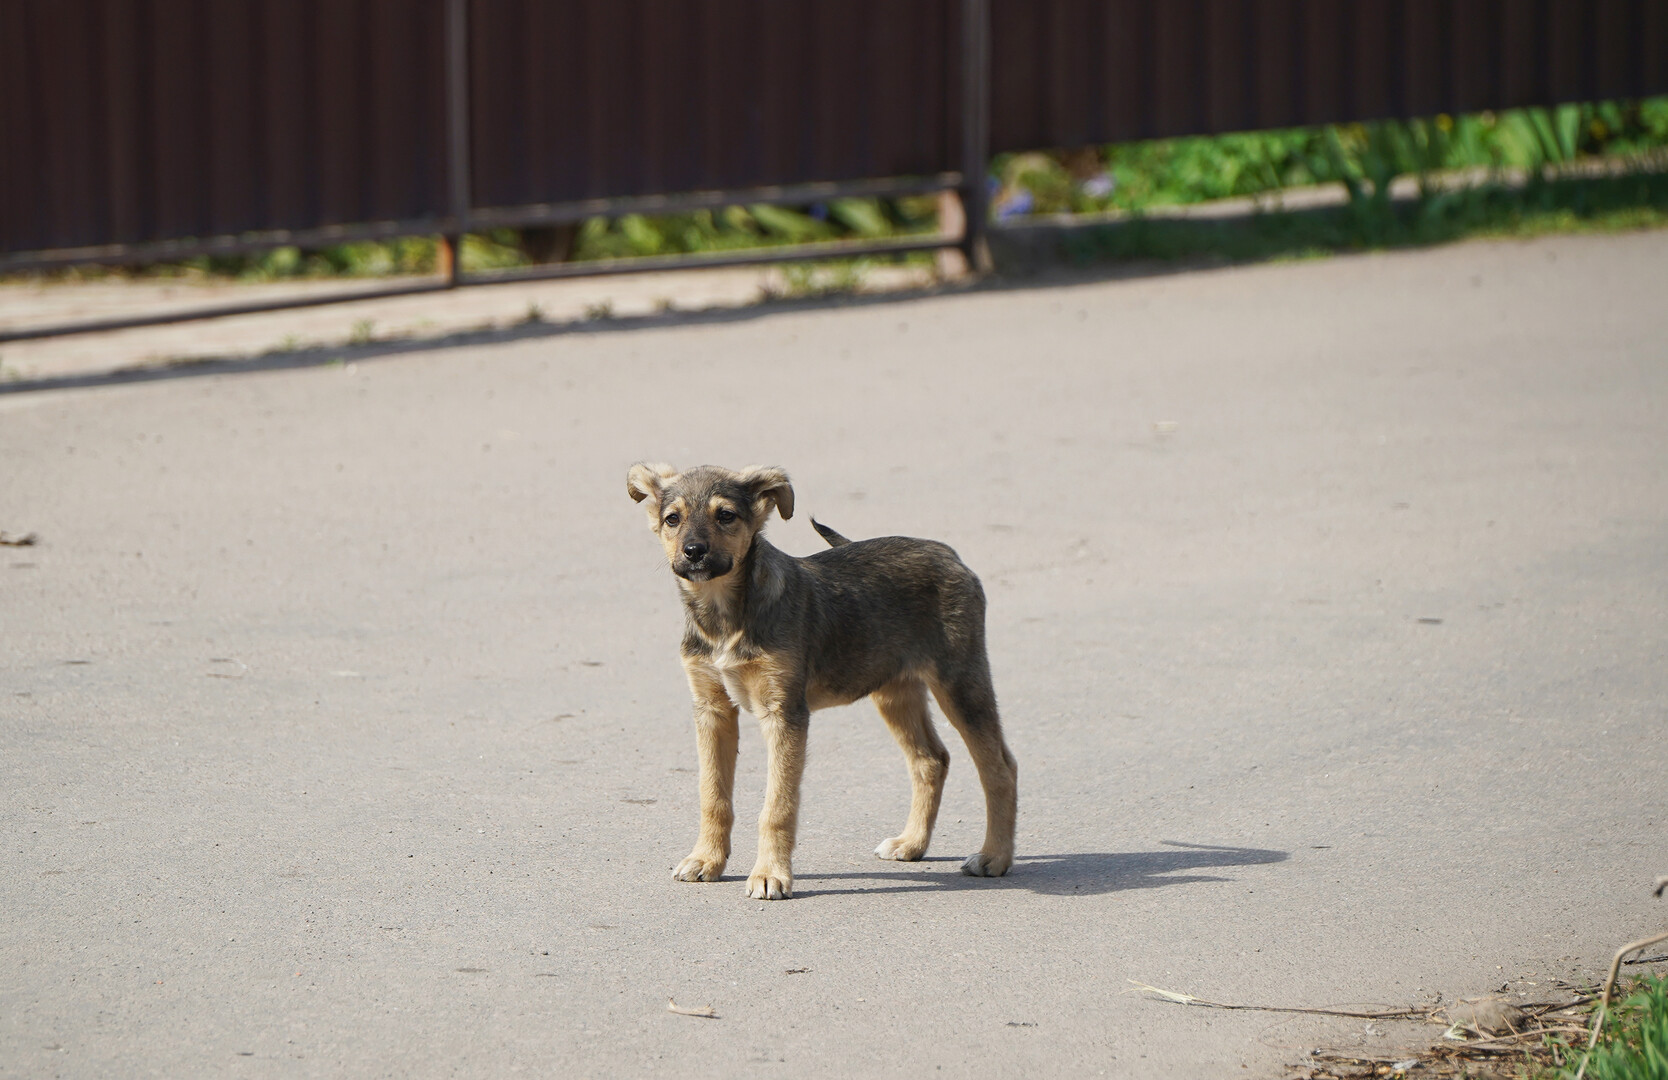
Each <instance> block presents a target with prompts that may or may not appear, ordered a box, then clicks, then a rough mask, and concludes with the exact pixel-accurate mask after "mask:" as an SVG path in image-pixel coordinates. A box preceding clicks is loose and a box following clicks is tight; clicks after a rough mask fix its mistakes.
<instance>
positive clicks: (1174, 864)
mask: <svg viewBox="0 0 1668 1080" xmlns="http://www.w3.org/2000/svg"><path fill="white" fill-rule="evenodd" d="M1161 842H1162V843H1163V845H1164V846H1165V847H1166V848H1170V849H1173V850H1168V851H1122V852H1083V853H1078V854H1071V855H1021V856H1019V858H1017V859H1016V860H1014V867H1013V869H1012V870H1010V871H1009V872H1008V876H1007V877H1005V878H1000V879H997V880H991V879H988V878H973V877H968V876H966V875H965V874H963V873H962V872H961V859H959V858H951V857H934V858H928V859H923V860H922V862H923V863H929V864H931V863H939V864H944V866H943V869H942V870H938V871H936V872H934V871H926V872H923V871H922V870H920V869H915V870H905V869H902V868H901V867H900V868H899V869H896V870H890V869H887V866H888V865H889V864H887V863H884V862H878V861H877V864H876V867H875V869H873V870H859V871H854V872H851V873H843V874H796V875H795V876H794V886H795V887H794V895H795V896H798V897H806V896H822V895H830V896H832V895H860V894H864V893H906V892H942V891H946V890H961V889H990V888H1015V889H1026V890H1028V891H1030V892H1034V893H1038V894H1041V895H1043V896H1093V895H1098V894H1101V893H1112V892H1122V891H1124V890H1125V889H1158V888H1163V887H1164V886H1166V885H1188V884H1194V883H1198V882H1205V881H1231V880H1233V879H1232V878H1227V877H1220V876H1217V875H1215V874H1200V873H1190V872H1189V871H1198V870H1209V869H1216V868H1219V867H1228V866H1262V865H1266V864H1268V863H1277V862H1285V861H1286V860H1287V859H1288V858H1290V857H1291V854H1290V853H1289V852H1285V851H1272V850H1269V849H1265V848H1243V847H1219V846H1217V845H1214V844H1184V843H1182V842H1180V841H1176V840H1165V841H1161ZM890 865H897V864H890ZM848 881H849V882H853V883H854V886H853V887H846V886H845V885H844V884H843V883H845V882H848ZM857 882H876V884H872V885H856V884H855V883H857ZM812 883H815V884H812ZM807 885H809V886H810V887H809V888H807V887H805V886H807Z"/></svg>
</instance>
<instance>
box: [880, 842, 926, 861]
mask: <svg viewBox="0 0 1668 1080" xmlns="http://www.w3.org/2000/svg"><path fill="white" fill-rule="evenodd" d="M926 853H927V845H926V843H925V842H924V841H918V840H908V839H906V838H904V837H902V836H894V837H892V838H891V839H890V840H882V841H881V842H880V846H879V847H877V848H875V854H876V855H877V856H879V857H880V858H882V859H894V860H896V861H897V862H916V861H918V860H919V859H920V858H921V856H923V855H925V854H926Z"/></svg>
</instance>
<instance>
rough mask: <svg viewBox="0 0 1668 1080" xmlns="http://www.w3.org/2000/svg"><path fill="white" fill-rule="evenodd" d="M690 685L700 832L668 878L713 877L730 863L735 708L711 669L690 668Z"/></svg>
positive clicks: (737, 742)
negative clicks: (698, 773)
mask: <svg viewBox="0 0 1668 1080" xmlns="http://www.w3.org/2000/svg"><path fill="white" fill-rule="evenodd" d="M689 689H690V692H691V693H692V694H693V695H694V697H695V746H696V751H697V753H698V754H699V757H700V763H701V833H700V836H699V837H698V838H697V839H696V841H695V850H694V851H691V852H690V853H689V857H688V858H687V859H685V860H684V861H683V862H681V863H679V864H678V868H677V869H676V870H674V871H672V876H673V877H675V878H677V879H678V880H679V881H717V880H718V879H719V877H721V876H722V875H723V873H724V864H725V863H727V862H729V861H730V828H731V826H733V825H734V824H735V820H736V814H735V806H734V804H733V803H732V802H731V796H732V793H733V792H734V791H735V785H736V750H737V747H738V746H739V745H740V732H739V730H738V728H737V724H736V713H737V710H736V706H735V703H734V702H732V701H731V700H730V697H729V695H728V694H727V693H726V692H725V690H724V684H723V683H722V682H721V681H720V680H719V679H718V677H717V676H715V675H713V674H711V673H710V672H706V671H702V670H699V669H690V670H689Z"/></svg>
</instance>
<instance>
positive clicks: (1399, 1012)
mask: <svg viewBox="0 0 1668 1080" xmlns="http://www.w3.org/2000/svg"><path fill="white" fill-rule="evenodd" d="M1129 981H1130V982H1132V983H1135V990H1125V991H1124V993H1126V994H1129V993H1134V992H1135V991H1137V990H1139V991H1145V992H1146V993H1149V994H1155V995H1157V996H1158V997H1159V998H1162V999H1163V1000H1165V1001H1173V1002H1175V1003H1176V1004H1177V1005H1198V1006H1200V1007H1201V1008H1206V1009H1248V1010H1251V1011H1253V1012H1278V1013H1307V1014H1309V1015H1311V1016H1350V1017H1354V1018H1356V1019H1358V1020H1422V1019H1428V1018H1429V1017H1430V1016H1431V1014H1432V1013H1433V1012H1435V1011H1436V1010H1435V1006H1432V1007H1430V1008H1418V1007H1415V1006H1411V1005H1410V1006H1407V1007H1405V1008H1400V1009H1385V1010H1383V1011H1381V1012H1355V1011H1352V1010H1349V1009H1304V1008H1297V1007H1290V1006H1281V1005H1234V1004H1230V1003H1229V1002H1226V1001H1206V1000H1205V999H1204V998H1197V997H1194V996H1193V995H1192V994H1178V993H1176V992H1175V991H1174V990H1160V989H1159V988H1158V987H1156V986H1148V985H1147V984H1146V983H1144V982H1137V981H1136V980H1134V979H1131V980H1129Z"/></svg>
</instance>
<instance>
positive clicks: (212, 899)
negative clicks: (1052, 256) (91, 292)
mask: <svg viewBox="0 0 1668 1080" xmlns="http://www.w3.org/2000/svg"><path fill="white" fill-rule="evenodd" d="M1665 283H1668V233H1650V234H1639V235H1626V236H1616V237H1572V238H1559V239H1550V240H1543V241H1536V242H1532V243H1517V242H1513V243H1471V244H1465V245H1460V246H1456V247H1452V248H1445V249H1440V250H1434V251H1425V252H1411V253H1400V254H1393V255H1379V256H1366V257H1359V258H1343V259H1332V260H1326V261H1315V262H1304V263H1295V264H1287V265H1272V266H1261V267H1255V268H1249V269H1235V270H1225V271H1216V272H1207V273H1195V274H1178V275H1174V276H1170V277H1164V278H1148V279H1143V280H1133V281H1121V282H1118V281H1103V282H1093V281H1087V282H1081V283H1078V284H1070V285H1056V286H1051V287H1026V288H1014V289H1011V290H1006V291H1001V290H992V291H976V292H969V293H963V294H959V295H949V296H942V297H929V298H923V299H913V300H907V301H899V302H895V303H894V302H877V303H870V304H864V305H858V306H849V307H840V306H830V307H827V308H823V309H806V310H782V309H772V308H763V309H755V310H754V311H752V312H749V313H743V314H741V315H738V317H737V318H735V319H734V320H733V321H727V322H716V321H715V322H708V323H701V322H691V323H688V324H684V325H667V326H663V327H658V328H650V329H644V330H638V331H633V332H624V333H621V332H614V333H594V334H592V333H583V332H570V333H562V334H551V335H539V334H537V333H533V334H529V335H527V336H525V337H522V338H519V339H517V340H513V341H507V342H503V343H500V344H492V345H472V346H467V347H458V348H431V349H424V350H419V351H414V352H412V353H409V354H405V355H381V356H380V357H379V358H375V359H372V358H371V357H372V353H370V352H366V353H363V354H350V356H349V358H350V359H353V358H354V357H355V356H357V357H358V362H355V363H351V364H346V365H341V366H328V367H312V368H300V369H291V370H267V371H253V372H247V373H240V374H239V373H232V374H228V373H214V374H202V375H197V374H192V372H191V369H189V368H187V369H181V370H179V371H176V372H175V373H174V375H175V376H177V377H169V378H163V379H158V380H155V381H150V382H145V383H138V384H130V385H111V386H102V387H93V388H89V389H80V390H52V391H38V392H24V393H17V392H13V393H0V455H3V456H4V460H5V462H6V467H5V470H4V473H3V478H0V530H3V531H4V532H5V533H7V534H8V535H9V536H16V535H20V534H25V533H30V532H33V533H36V534H38V543H37V544H36V545H35V546H32V547H17V548H13V547H4V548H0V630H3V631H4V634H3V638H0V641H3V646H0V770H3V774H4V776H5V785H4V788H3V789H0V830H3V836H4V840H5V844H4V847H3V849H0V911H3V912H5V914H6V918H5V919H4V920H3V922H0V956H3V957H4V958H5V960H6V963H5V964H4V965H3V966H0V1076H7V1077H10V1076H16V1077H42V1076H64V1077H103V1076H128V1075H135V1076H138V1075H157V1076H170V1077H173V1076H197V1075H249V1076H330V1077H337V1076H352V1077H360V1076H366V1077H369V1076H469V1077H476V1076H478V1077H498V1076H505V1075H509V1074H512V1073H526V1074H531V1075H557V1074H559V1075H564V1076H566V1075H573V1076H596V1077H617V1076H638V1075H645V1076H646V1075H664V1074H668V1073H672V1072H678V1073H682V1074H687V1075H694V1076H720V1075H724V1076H734V1075H746V1074H748V1073H750V1072H752V1071H755V1070H757V1071H759V1072H761V1073H763V1072H767V1071H768V1072H772V1073H788V1072H791V1073H792V1074H795V1075H808V1076H919V1075H923V1074H925V1075H938V1074H940V1073H942V1074H943V1075H946V1076H967V1075H974V1074H979V1075H991V1076H1014V1075H1020V1074H1022V1073H1023V1074H1026V1075H1039V1076H1059V1075H1101V1074H1104V1075H1108V1076H1130V1077H1178V1078H1179V1077H1188V1078H1195V1077H1220V1076H1236V1077H1247V1076H1249V1077H1272V1076H1278V1075H1282V1073H1283V1070H1284V1067H1285V1066H1286V1065H1288V1064H1290V1063H1293V1062H1298V1061H1301V1060H1302V1059H1303V1058H1304V1056H1305V1055H1306V1054H1307V1052H1308V1050H1309V1049H1310V1048H1312V1047H1316V1046H1335V1047H1354V1048H1361V1049H1362V1050H1363V1051H1364V1052H1370V1053H1375V1054H1377V1053H1383V1054H1386V1055H1388V1054H1393V1053H1396V1052H1398V1051H1399V1050H1401V1049H1402V1048H1404V1047H1406V1046H1410V1045H1415V1044H1417V1043H1418V1042H1420V1041H1429V1040H1431V1039H1433V1038H1434V1037H1436V1036H1438V1035H1440V1033H1441V1029H1440V1028H1434V1027H1430V1026H1426V1027H1423V1028H1419V1027H1415V1026H1412V1025H1406V1026H1401V1027H1398V1026H1395V1025H1387V1024H1382V1023H1375V1024H1368V1023H1365V1022H1363V1021H1360V1020H1327V1019H1321V1018H1289V1017H1283V1016H1279V1015H1273V1014H1260V1013H1224V1012H1210V1011H1206V1010H1196V1009H1187V1008H1183V1007H1180V1006H1176V1005H1170V1004H1165V1003H1161V1002H1155V1001H1151V1000H1147V999H1144V998H1142V997H1139V996H1136V995H1132V994H1128V993H1126V992H1125V991H1126V990H1127V989H1128V988H1129V986H1130V982H1129V980H1132V979H1133V980H1139V981H1141V982H1144V983H1150V984H1153V985H1156V986H1160V987H1164V988H1166V989H1169V990H1174V991H1183V992H1188V993H1192V994H1196V995H1199V996H1201V997H1206V998H1211V999H1216V1000H1226V1001H1235V1002H1248V1003H1259V1004H1273V1005H1324V1004H1329V1003H1342V1002H1368V1001H1371V1002H1386V1003H1414V1002H1421V1001H1429V1000H1432V999H1433V998H1434V996H1435V995H1437V994H1441V995H1444V996H1445V998H1448V999H1451V998H1453V997H1455V996H1459V995H1472V994H1479V993H1484V992H1487V991H1490V990H1493V989H1495V988H1497V987H1499V986H1500V985H1502V984H1509V986H1510V992H1511V993H1513V994H1519V993H1521V994H1525V995H1544V994H1546V993H1547V990H1546V987H1547V985H1548V982H1549V980H1552V979H1555V978H1561V977H1562V978H1568V977H1572V976H1580V975H1590V974H1592V973H1593V972H1595V971H1597V970H1599V969H1600V968H1601V967H1602V966H1603V965H1604V964H1605V963H1607V961H1608V957H1609V954H1610V953H1611V951H1612V950H1613V949H1614V948H1615V947H1616V946H1617V945H1618V944H1620V943H1621V942H1623V941H1626V940H1629V939H1631V938H1634V937H1638V936H1642V935H1643V934H1644V933H1646V932H1650V931H1655V930H1657V929H1659V928H1660V927H1662V926H1663V925H1664V924H1665V923H1668V905H1663V904H1661V903H1660V902H1657V901H1653V900H1651V899H1650V898H1649V894H1648V891H1647V888H1646V886H1647V885H1648V883H1649V882H1650V881H1651V879H1652V878H1653V877H1654V876H1655V875H1656V874H1658V873H1664V872H1668V842H1665V838H1664V821H1665V815H1668V789H1665V788H1664V784H1663V777H1664V770H1665V766H1668V749H1665V745H1664V740H1663V732H1664V730H1665V728H1664V723H1665V720H1668V717H1665V715H1664V714H1665V709H1664V704H1663V703H1664V701H1665V700H1668V662H1665V661H1668V655H1665V654H1668V627H1665V617H1668V616H1665V613H1668V470H1665V469H1664V463H1665V462H1668V425H1665V424H1664V417H1665V415H1668V314H1665V310H1668V305H1665V304H1664V296H1665V288H1664V286H1665ZM640 458H650V459H665V460H669V461H672V462H674V463H678V464H692V463H697V462H703V461H714V462H720V463H729V464H735V465H740V464H744V463H748V462H770V463H778V464H781V465H783V466H785V467H786V468H787V469H788V470H789V471H790V472H791V473H792V475H793V477H794V481H795V486H796V490H797V496H798V504H799V507H800V515H799V516H796V518H795V519H794V520H793V521H790V522H779V523H777V524H776V525H775V526H774V527H773V529H772V536H773V538H774V540H775V541H776V542H777V543H778V544H779V545H780V546H782V547H784V548H785V549H787V550H789V551H792V552H797V553H808V552H810V551H813V550H815V549H816V548H817V547H818V545H819V544H820V541H818V540H817V539H816V538H815V536H814V535H813V534H812V532H811V530H810V527H809V525H808V523H807V522H806V520H805V518H807V517H809V516H810V515H811V514H815V515H816V517H817V518H818V519H819V520H822V521H826V522H828V523H829V524H831V525H833V526H834V527H835V528H837V529H839V530H840V531H842V532H845V533H846V534H848V535H851V536H856V537H862V536H872V535H880V534H887V533H904V534H910V535H919V536H930V537H934V538H937V539H941V540H944V541H946V542H948V543H950V544H952V545H953V546H955V547H956V548H957V549H958V550H959V551H960V553H961V554H962V556H963V558H965V559H966V561H967V562H968V563H969V564H970V565H971V566H973V567H974V568H975V569H976V570H977V571H979V573H980V574H981V575H982V577H983V578H984V581H985V584H986V588H987V591H988V592H989V594H990V600H991V605H990V636H991V651H992V660H993V665H994V668H995V676H996V685H997V689H998V692H999V693H1000V694H1001V696H1002V704H1003V709H1004V716H1005V720H1006V723H1007V726H1008V731H1009V741H1010V743H1011V745H1012V747H1013V749H1014V752H1015V754H1016V755H1017V756H1018V759H1019V762H1020V766H1021V768H1020V781H1021V782H1020V815H1021V816H1020V834H1019V836H1020V860H1019V862H1018V864H1017V865H1016V867H1015V869H1014V871H1013V873H1012V874H1011V875H1010V876H1009V877H1007V878H1005V879H1002V880H999V881H975V880H973V879H969V878H964V877H962V876H961V875H960V874H959V873H958V872H957V866H958V864H959V860H960V858H961V857H963V856H965V855H966V854H967V853H968V852H970V851H972V850H973V849H974V848H975V847H976V846H977V844H978V841H979V835H980V829H981V826H982V810H981V807H980V803H979V795H978V791H977V784H976V782H975V780H974V778H973V775H972V769H971V766H970V765H969V763H968V761H967V759H966V754H965V752H964V750H963V749H962V747H961V746H960V745H959V743H958V742H957V741H956V740H955V739H954V737H953V735H951V734H949V733H948V732H946V742H947V744H948V745H949V746H950V749H951V753H952V755H953V757H954V762H953V764H952V766H951V776H950V785H949V789H948V791H947V793H946V796H945V802H944V810H943V813H942V815H941V818H940V826H939V830H938V833H937V836H936V837H935V842H934V846H933V850H932V853H931V856H930V857H929V859H928V860H927V861H925V862H922V863H919V864H914V865H901V864H894V863H883V862H880V861H877V860H876V859H874V858H873V857H872V856H871V855H870V854H869V852H870V850H871V849H872V848H873V846H874V845H875V843H876V842H877V841H878V840H879V839H881V838H882V837H885V836H888V835H892V834H893V833H894V832H895V831H896V829H897V827H898V825H899V824H900V823H901V821H902V819H903V817H904V814H905V811H906V809H907V805H908V784H907V778H906V776H905V772H904V769H903V765H902V760H901V757H900V755H899V754H898V751H897V749H896V747H895V746H894V745H893V744H892V742H891V739H890V737H889V736H888V734H887V733H886V730H885V727H884V725H883V724H882V723H881V722H880V720H879V719H878V718H877V717H876V716H875V715H874V712H873V709H872V708H871V707H869V706H867V705H863V706H858V707H853V708H850V709H844V710H836V711H831V712H826V713H820V714H818V715H817V717H816V718H815V719H814V720H813V723H812V736H811V745H812V757H811V762H810V766H809V769H808V771H807V779H806V789H805V804H804V809H803V813H802V816H801V822H802V824H801V838H800V848H799V852H798V854H797V856H796V860H795V870H796V873H797V885H798V895H797V897H796V899H794V900H792V901H791V902H787V903H774V904H766V903H761V902H756V901H750V900H748V899H746V897H745V884H744V878H745V875H746V871H747V868H748V867H749V866H750V865H751V862H752V857H753V846H754V841H753V836H752V828H751V821H750V818H751V814H752V808H754V807H756V806H757V805H758V802H759V798H760V792H761V788H762V780H763V777H762V753H761V749H760V745H759V740H758V739H757V737H756V736H755V735H754V733H753V730H752V728H751V726H750V725H749V726H748V727H747V729H746V730H744V733H743V740H742V747H743V749H742V759H741V771H740V777H739V780H738V788H739V791H738V797H739V803H738V805H739V807H740V808H741V812H742V821H741V823H739V824H738V826H737V834H736V840H737V843H736V852H735V855H734V857H733V859H732V863H731V867H730V874H729V876H728V877H727V878H726V880H724V881H722V882H719V883H715V884H708V885H690V884H682V883H678V882H674V881H672V880H671V877H670V868H671V867H672V866H673V865H674V864H675V863H676V862H677V861H678V860H679V859H680V858H681V857H682V856H683V855H685V854H686V853H687V851H688V848H689V845H690V843H691V842H692V841H693V838H694V830H695V806H696V790H695V775H694V772H693V771H692V770H693V769H694V765H695V760H694V741H693V738H692V737H691V734H690V731H689V722H688V701H687V691H686V688H685V686H684V683H683V677H682V673H681V671H680V669H679V666H678V663H677V659H676V652H677V640H678V635H679V630H680V615H679V613H678V609H677V601H676V598H675V593H674V589H673V586H672V583H671V581H670V579H669V575H668V572H667V571H666V569H665V568H664V565H663V564H662V561H661V556H660V554H659V550H658V545H657V544H656V543H655V542H654V540H653V538H652V537H650V536H649V535H648V534H647V532H646V530H645V529H644V527H643V518H642V512H641V510H640V509H639V508H637V507H636V506H634V505H632V503H631V502H630V501H629V500H628V498H627V497H626V493H625V491H624V482H623V481H624V475H625V469H626V467H627V466H628V465H629V464H630V463H631V462H632V461H634V460H637V459H640ZM668 998H672V999H675V1000H676V1001H677V1003H678V1004H679V1005H680V1006H695V1007H702V1006H707V1005H711V1006H712V1007H713V1008H714V1010H715V1011H716V1012H717V1013H718V1018H717V1019H704V1018H697V1017H690V1016H680V1015H675V1014H672V1013H669V1012H668V1011H667V1009H666V1004H667V999H668Z"/></svg>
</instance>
